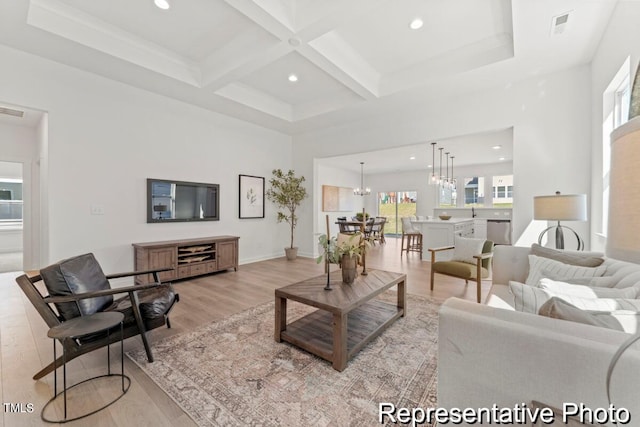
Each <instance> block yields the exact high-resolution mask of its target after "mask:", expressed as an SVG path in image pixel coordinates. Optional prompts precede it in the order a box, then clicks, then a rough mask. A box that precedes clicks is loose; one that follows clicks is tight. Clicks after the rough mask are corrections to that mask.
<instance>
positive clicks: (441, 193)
mask: <svg viewBox="0 0 640 427" xmlns="http://www.w3.org/2000/svg"><path fill="white" fill-rule="evenodd" d="M456 198H457V193H456V188H455V186H453V185H447V184H442V185H440V186H439V187H438V207H441V208H455V207H456V203H457V201H456Z"/></svg>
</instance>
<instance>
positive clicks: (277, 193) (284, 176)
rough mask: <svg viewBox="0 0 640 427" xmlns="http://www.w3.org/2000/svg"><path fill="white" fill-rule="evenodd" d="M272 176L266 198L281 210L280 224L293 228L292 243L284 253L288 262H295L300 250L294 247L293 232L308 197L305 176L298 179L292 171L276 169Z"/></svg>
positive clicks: (279, 211)
mask: <svg viewBox="0 0 640 427" xmlns="http://www.w3.org/2000/svg"><path fill="white" fill-rule="evenodd" d="M272 174H273V177H272V178H271V179H270V180H269V184H270V185H271V187H270V188H269V189H268V190H267V191H266V196H267V199H269V200H270V201H271V202H273V203H274V204H275V205H276V206H277V207H278V209H279V210H278V222H283V221H285V222H287V223H288V224H289V226H290V227H291V243H290V245H289V247H288V248H285V249H284V251H285V254H286V255H287V259H288V260H294V259H296V257H297V255H298V248H297V247H294V246H293V232H294V230H295V228H296V225H297V223H298V217H297V216H296V209H298V207H299V206H300V204H301V203H302V201H303V200H304V199H305V198H306V197H307V189H306V188H304V186H303V185H302V183H303V182H304V181H305V180H304V176H300V177H297V176H296V175H295V173H294V172H293V171H292V170H289V172H287V173H284V172H282V170H280V169H274V170H273V171H272Z"/></svg>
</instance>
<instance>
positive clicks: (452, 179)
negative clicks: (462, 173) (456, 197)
mask: <svg viewBox="0 0 640 427" xmlns="http://www.w3.org/2000/svg"><path fill="white" fill-rule="evenodd" d="M453 159H455V156H451V188H452V189H453V190H455V189H456V178H455V175H454V174H453Z"/></svg>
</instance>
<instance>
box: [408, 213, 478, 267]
mask: <svg viewBox="0 0 640 427" xmlns="http://www.w3.org/2000/svg"><path fill="white" fill-rule="evenodd" d="M413 224H414V226H415V227H416V228H418V229H419V230H420V231H421V232H422V259H423V260H431V253H430V252H429V248H440V247H443V246H453V243H454V236H456V235H458V236H462V237H473V229H474V227H473V220H472V219H471V218H468V219H466V218H451V219H450V220H448V221H442V220H440V219H432V220H424V221H413ZM452 256H453V251H452V250H451V251H442V252H437V253H436V261H448V260H450V259H451V257H452Z"/></svg>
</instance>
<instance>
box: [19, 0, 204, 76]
mask: <svg viewBox="0 0 640 427" xmlns="http://www.w3.org/2000/svg"><path fill="white" fill-rule="evenodd" d="M27 24H29V25H30V26H32V27H35V28H39V29H41V30H44V31H47V32H49V33H52V34H55V35H57V36H60V37H63V38H66V39H68V40H72V41H74V42H76V43H80V44H83V45H85V46H88V47H90V48H92V49H96V50H98V51H100V52H104V53H106V54H108V55H112V56H113V57H115V58H119V59H122V60H124V61H128V62H131V63H133V64H136V65H139V66H141V67H144V68H147V69H149V70H152V71H155V72H157V73H160V74H163V75H165V76H168V77H171V78H174V79H176V80H179V81H181V82H184V83H187V84H190V85H192V86H196V87H199V86H200V82H201V80H200V79H201V74H200V69H199V68H198V66H197V64H195V63H194V62H193V61H190V60H188V59H186V58H184V57H182V56H180V55H178V54H176V53H174V52H173V51H170V50H169V49H165V48H163V47H161V46H158V45H156V44H155V43H152V42H149V41H147V40H146V39H143V38H141V37H138V36H136V35H134V34H131V33H129V32H127V31H124V30H122V29H120V28H118V27H116V26H114V25H111V24H109V23H106V22H104V21H102V20H100V19H98V18H95V17H94V16H92V15H89V14H87V13H85V12H82V11H80V10H77V9H75V8H73V7H70V6H69V5H67V4H64V3H62V2H59V1H57V0H31V1H30V3H29V11H28V14H27Z"/></svg>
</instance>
